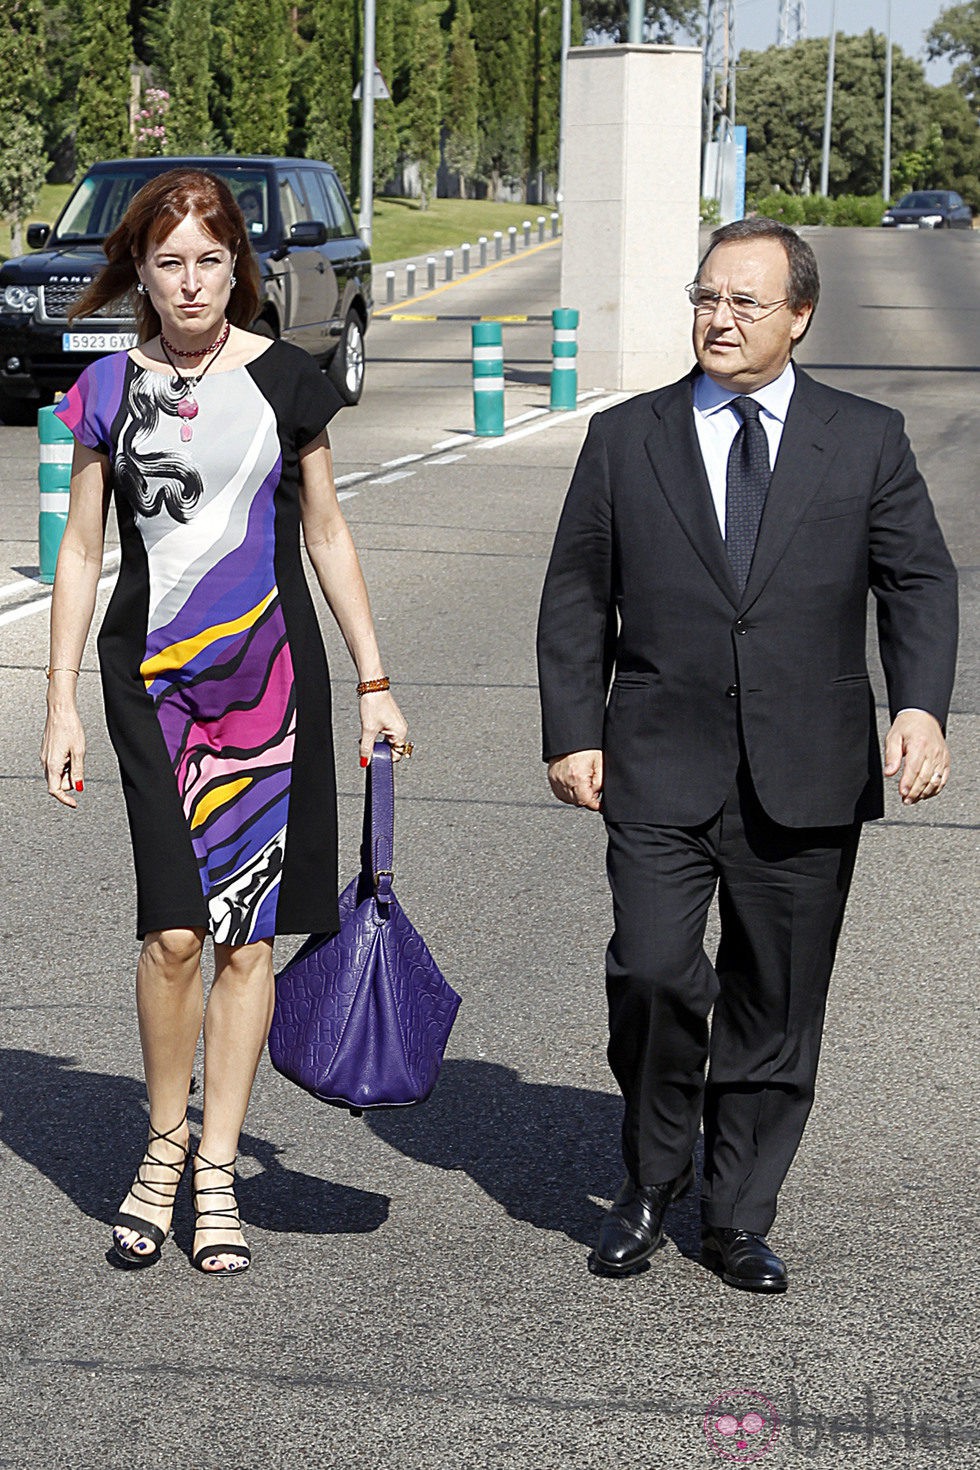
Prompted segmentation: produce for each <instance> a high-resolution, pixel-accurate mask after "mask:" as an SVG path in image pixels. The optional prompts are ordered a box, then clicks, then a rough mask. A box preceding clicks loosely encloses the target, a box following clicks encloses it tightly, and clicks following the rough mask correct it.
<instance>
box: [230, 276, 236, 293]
mask: <svg viewBox="0 0 980 1470" xmlns="http://www.w3.org/2000/svg"><path fill="white" fill-rule="evenodd" d="M229 284H230V285H231V289H232V290H233V291H234V289H235V287H236V286H237V284H238V277H237V276H232V278H231V281H230V283H229Z"/></svg>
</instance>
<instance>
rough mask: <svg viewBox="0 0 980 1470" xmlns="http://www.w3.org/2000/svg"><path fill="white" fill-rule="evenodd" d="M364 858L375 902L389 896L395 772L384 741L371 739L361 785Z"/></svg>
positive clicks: (386, 899)
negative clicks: (370, 747)
mask: <svg viewBox="0 0 980 1470" xmlns="http://www.w3.org/2000/svg"><path fill="white" fill-rule="evenodd" d="M364 828H365V837H366V839H367V841H366V844H365V847H366V852H365V857H366V858H367V859H368V861H369V863H370V878H371V882H372V885H373V888H374V895H375V898H376V899H377V901H378V903H388V902H389V900H390V899H391V885H392V882H393V881H394V877H395V874H394V862H395V772H394V767H393V765H392V760H391V746H390V745H389V744H388V742H387V740H376V741H375V742H374V753H373V755H372V756H371V764H370V765H369V766H368V768H367V783H366V785H365V788H364Z"/></svg>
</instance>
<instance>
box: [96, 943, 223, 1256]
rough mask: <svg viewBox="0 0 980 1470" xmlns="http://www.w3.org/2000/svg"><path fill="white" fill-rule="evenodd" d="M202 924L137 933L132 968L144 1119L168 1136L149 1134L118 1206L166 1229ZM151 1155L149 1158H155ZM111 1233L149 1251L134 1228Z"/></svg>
mask: <svg viewBox="0 0 980 1470" xmlns="http://www.w3.org/2000/svg"><path fill="white" fill-rule="evenodd" d="M203 943H204V931H203V930H202V929H159V930H156V931H155V932H154V933H152V934H148V935H147V936H146V938H145V939H144V941H143V949H142V951H141V953H140V957H139V964H138V965H137V969H136V1010H137V1015H138V1016H139V1027H140V1044H141V1046H142V1048H143V1068H144V1071H145V1074H146V1091H147V1096H148V1098H149V1102H150V1126H151V1128H152V1129H153V1130H154V1132H156V1133H165V1134H166V1135H167V1137H166V1138H157V1139H155V1140H153V1142H152V1144H151V1147H150V1151H149V1153H148V1155H147V1157H146V1159H144V1162H143V1164H142V1165H141V1168H140V1176H139V1177H140V1181H141V1183H140V1184H137V1185H136V1188H135V1191H134V1190H130V1192H129V1194H127V1196H126V1198H125V1199H124V1200H123V1202H122V1205H121V1206H120V1213H125V1214H130V1215H136V1216H138V1217H139V1218H140V1219H143V1220H148V1221H149V1222H150V1223H151V1224H153V1225H156V1226H158V1227H159V1229H161V1230H163V1231H164V1232H166V1231H167V1230H169V1228H170V1220H171V1216H172V1215H173V1204H172V1202H171V1203H168V1202H167V1197H168V1195H170V1196H173V1195H176V1193H177V1187H176V1186H177V1184H178V1183H179V1179H180V1176H179V1173H178V1172H177V1170H178V1169H179V1168H182V1166H183V1162H184V1159H185V1157H186V1148H187V1123H186V1121H185V1114H186V1112H187V1094H188V1091H189V1089H190V1082H191V1072H192V1070H193V1066H194V1050H195V1048H196V1046H197V1038H198V1036H199V1035H200V1031H201V1010H202V998H201V995H202V993H201V948H202V945H203ZM154 1160H155V1161H156V1162H153V1161H154ZM114 1235H115V1238H116V1240H117V1241H118V1242H119V1244H120V1245H121V1246H124V1247H125V1248H127V1249H130V1250H133V1251H135V1252H136V1254H138V1255H143V1256H147V1255H152V1254H153V1251H154V1242H153V1241H152V1240H150V1239H149V1238H148V1237H146V1236H141V1235H140V1234H139V1232H138V1231H136V1230H131V1229H126V1228H125V1227H123V1226H118V1225H117V1226H116V1229H115V1231H114Z"/></svg>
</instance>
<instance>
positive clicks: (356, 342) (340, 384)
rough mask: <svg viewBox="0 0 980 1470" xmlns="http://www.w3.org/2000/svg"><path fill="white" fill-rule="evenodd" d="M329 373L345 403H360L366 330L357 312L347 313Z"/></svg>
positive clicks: (362, 386)
mask: <svg viewBox="0 0 980 1470" xmlns="http://www.w3.org/2000/svg"><path fill="white" fill-rule="evenodd" d="M327 372H328V373H329V375H330V378H331V380H332V381H333V383H334V384H335V386H336V387H337V389H338V391H339V393H340V396H341V398H343V400H344V402H345V403H357V402H358V401H359V399H360V397H361V393H362V391H363V389H364V329H363V328H362V326H361V319H360V317H359V316H358V314H357V312H356V311H349V312H348V313H347V320H346V321H345V322H344V330H343V331H342V332H341V334H340V341H339V342H338V343H337V350H336V352H335V353H334V355H333V357H332V358H331V359H330V366H329V368H328V369H327Z"/></svg>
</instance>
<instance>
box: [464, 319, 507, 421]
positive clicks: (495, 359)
mask: <svg viewBox="0 0 980 1470" xmlns="http://www.w3.org/2000/svg"><path fill="white" fill-rule="evenodd" d="M470 330H471V331H472V333H473V427H474V428H475V430H476V432H477V434H479V435H480V437H481V438H484V439H489V438H495V437H499V435H501V434H502V433H503V432H504V333H503V329H502V327H501V325H500V323H499V322H475V323H474V325H473V326H472V328H471V329H470Z"/></svg>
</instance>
